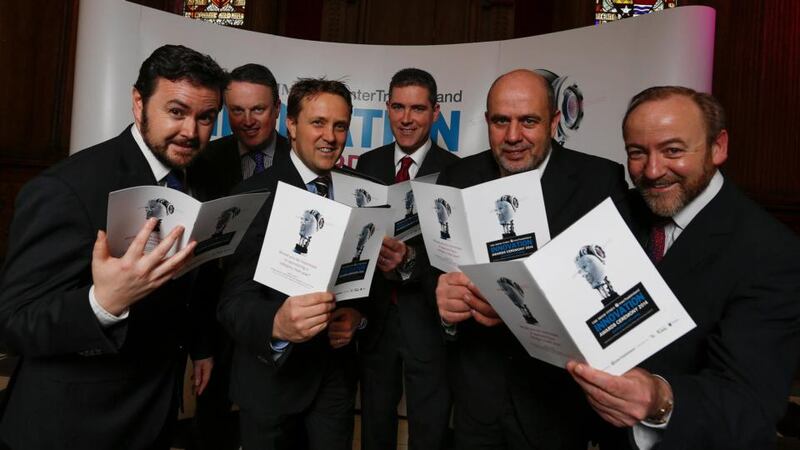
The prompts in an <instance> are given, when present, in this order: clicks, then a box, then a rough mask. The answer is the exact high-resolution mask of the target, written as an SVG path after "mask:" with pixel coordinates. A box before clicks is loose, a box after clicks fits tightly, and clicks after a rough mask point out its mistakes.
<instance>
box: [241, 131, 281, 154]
mask: <svg viewBox="0 0 800 450" xmlns="http://www.w3.org/2000/svg"><path fill="white" fill-rule="evenodd" d="M276 134H278V132H277V131H275V130H272V138H271V139H268V142H269V143H268V144H267V145H265V146H264V147H263V148H261V149H259V150H253V151H256V152H261V153H263V154H265V155H271V154H274V153H275V143H276V142H277V141H278V139H277V136H275V135H276ZM236 145H238V146H239V156H244V155H246V154H248V153H250V150H249V149H248V148H247V147H245V146H244V145H243V144H242V142H241V141H240V140H239V139H236Z"/></svg>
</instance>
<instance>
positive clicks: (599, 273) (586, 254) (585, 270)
mask: <svg viewBox="0 0 800 450" xmlns="http://www.w3.org/2000/svg"><path fill="white" fill-rule="evenodd" d="M575 265H576V266H578V271H579V272H580V274H581V275H582V276H583V278H584V279H585V280H586V282H587V283H589V285H590V286H591V287H592V289H594V290H596V291H597V292H598V293H599V294H600V297H601V298H602V301H603V305H607V304H608V303H611V301H613V300H614V299H615V298H617V297H618V296H619V294H617V293H616V291H614V288H613V287H612V286H611V281H610V280H609V279H608V276H606V252H605V251H604V250H603V247H600V246H599V245H584V246H583V247H581V248H580V250H578V256H576V257H575Z"/></svg>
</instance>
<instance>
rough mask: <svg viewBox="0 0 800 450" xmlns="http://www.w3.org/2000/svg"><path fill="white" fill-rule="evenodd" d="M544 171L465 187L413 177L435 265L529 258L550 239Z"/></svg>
mask: <svg viewBox="0 0 800 450" xmlns="http://www.w3.org/2000/svg"><path fill="white" fill-rule="evenodd" d="M539 177H540V172H539V171H538V170H531V171H528V172H524V173H520V174H516V175H511V176H508V177H503V178H498V179H497V180H493V181H489V182H486V183H482V184H478V185H475V186H472V187H469V188H466V189H457V188H453V187H448V186H441V185H437V184H430V183H421V182H418V181H412V182H411V186H412V188H413V190H414V196H415V197H416V199H417V205H418V210H419V215H420V227H421V229H422V236H423V239H424V240H425V248H426V249H427V252H428V258H429V259H430V261H431V265H432V266H434V267H436V268H438V269H440V270H443V271H445V272H453V271H458V270H459V268H458V267H459V266H460V265H464V264H476V263H483V262H495V261H510V260H514V259H519V258H524V257H526V256H528V255H530V254H532V253H533V252H535V251H536V250H537V249H538V248H540V247H541V246H543V245H544V244H546V243H547V242H548V241H549V240H550V229H549V227H548V225H547V213H546V211H545V206H544V198H543V196H542V185H541V182H540V181H539Z"/></svg>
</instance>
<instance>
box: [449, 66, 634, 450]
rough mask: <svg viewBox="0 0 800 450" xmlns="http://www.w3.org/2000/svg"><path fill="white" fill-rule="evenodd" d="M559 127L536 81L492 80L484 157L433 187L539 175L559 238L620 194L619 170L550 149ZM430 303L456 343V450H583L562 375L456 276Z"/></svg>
mask: <svg viewBox="0 0 800 450" xmlns="http://www.w3.org/2000/svg"><path fill="white" fill-rule="evenodd" d="M559 118H560V114H559V112H558V111H557V110H556V105H555V104H554V100H553V93H552V88H551V86H550V84H549V83H548V82H547V81H546V80H545V79H544V78H543V77H542V76H541V75H539V74H537V73H535V72H533V71H529V70H514V71H512V72H509V73H507V74H504V75H502V76H500V77H499V78H498V79H497V80H495V82H494V83H493V84H492V87H491V89H489V94H488V96H487V99H486V124H487V126H488V129H489V144H490V146H491V148H490V149H489V150H486V151H484V152H482V153H478V154H477V155H473V156H470V157H467V158H464V159H462V160H461V161H459V162H458V163H457V164H455V165H453V166H451V167H450V168H448V169H446V170H444V171H443V172H442V173H441V175H440V176H439V180H438V183H439V184H444V185H449V186H454V187H458V188H462V189H463V188H466V187H469V186H473V185H475V184H479V183H483V182H486V181H490V180H494V179H497V178H500V177H504V176H508V175H513V174H516V173H522V172H525V171H529V170H533V169H539V170H540V171H541V173H542V175H541V183H542V192H543V194H544V202H545V207H546V209H547V223H548V226H549V228H550V234H551V235H553V236H556V235H558V234H559V233H560V232H562V231H564V230H565V229H566V228H567V227H568V226H569V225H571V224H572V223H573V222H574V221H575V220H577V219H579V218H580V217H581V216H582V215H583V214H585V213H586V212H588V211H589V210H591V209H592V208H593V207H595V206H596V205H597V204H598V203H600V202H601V201H603V200H604V199H605V198H606V197H608V196H612V197H619V196H622V195H623V194H624V192H625V190H626V184H625V179H624V176H623V170H622V166H620V165H619V164H616V163H613V162H611V161H608V160H605V159H602V158H598V157H596V156H590V155H586V154H583V153H578V152H575V151H572V150H568V149H566V148H563V147H561V146H560V145H558V143H556V142H555V141H553V136H554V134H555V132H556V128H557V125H558V120H559ZM517 226H518V227H519V224H517ZM517 231H521V230H517ZM436 301H437V304H438V307H439V314H440V316H441V318H442V321H443V322H444V323H445V325H446V329H447V331H448V332H449V333H450V334H451V335H453V337H454V339H455V340H456V341H457V342H456V343H455V348H456V355H455V357H454V361H455V365H454V367H453V370H452V373H453V380H454V381H453V383H454V395H455V427H456V430H455V431H456V446H457V448H459V449H477V448H492V449H510V450H516V449H533V448H547V449H581V450H585V449H586V443H587V441H588V435H587V433H586V430H585V427H584V426H583V422H584V420H583V419H584V418H585V415H586V414H588V413H589V412H590V411H589V410H588V406H587V405H586V402H585V401H584V399H583V398H582V395H581V392H580V390H579V389H576V387H575V385H574V383H573V382H572V380H571V379H570V377H569V375H567V374H566V373H565V372H564V371H563V370H562V369H559V368H557V367H554V366H551V365H549V364H547V363H544V362H541V361H538V360H534V359H532V358H531V357H530V356H528V354H527V353H526V352H525V350H524V348H523V347H522V345H521V344H520V343H519V341H517V339H516V338H514V336H513V334H512V333H511V331H510V330H509V329H508V328H507V327H506V326H505V325H504V324H503V323H502V322H501V320H500V319H499V317H498V316H497V314H496V313H495V311H494V310H493V309H492V307H491V306H490V305H489V303H488V302H486V300H485V299H484V298H483V296H482V295H481V293H480V292H478V290H477V288H476V287H475V285H473V284H472V283H471V282H470V280H469V278H467V276H466V275H464V274H463V273H461V272H452V273H447V274H444V275H442V276H441V277H439V282H438V286H437V288H436Z"/></svg>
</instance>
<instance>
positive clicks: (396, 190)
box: [331, 170, 439, 241]
mask: <svg viewBox="0 0 800 450" xmlns="http://www.w3.org/2000/svg"><path fill="white" fill-rule="evenodd" d="M438 176H439V174H438V173H433V174H429V175H425V176H422V177H418V178H416V181H417V182H427V183H434V182H436V177H438ZM331 177H332V178H333V185H334V186H336V201H338V202H340V203H344V204H345V205H348V206H352V207H356V208H364V207H374V206H385V205H389V207H390V208H392V209H393V210H394V214H393V215H392V218H391V223H390V227H389V229H388V230H387V233H386V235H387V236H391V237H394V238H395V239H399V240H401V241H407V240H409V239H411V238H413V237H415V236H419V234H420V231H419V217H418V215H417V207H416V205H415V203H414V192H413V191H412V190H411V183H410V181H402V182H400V183H395V184H393V185H391V186H387V185H385V184H383V183H380V182H379V181H378V180H374V181H373V180H370V179H367V178H366V177H365V178H362V177H359V176H354V175H348V174H346V173H343V172H338V171H335V170H334V171H333V172H331Z"/></svg>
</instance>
